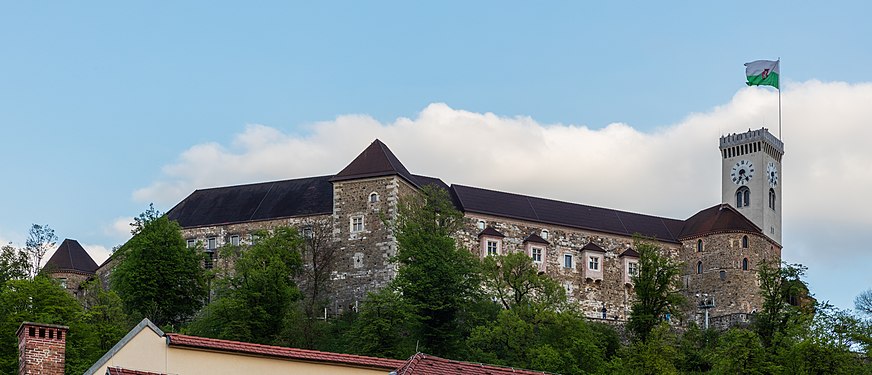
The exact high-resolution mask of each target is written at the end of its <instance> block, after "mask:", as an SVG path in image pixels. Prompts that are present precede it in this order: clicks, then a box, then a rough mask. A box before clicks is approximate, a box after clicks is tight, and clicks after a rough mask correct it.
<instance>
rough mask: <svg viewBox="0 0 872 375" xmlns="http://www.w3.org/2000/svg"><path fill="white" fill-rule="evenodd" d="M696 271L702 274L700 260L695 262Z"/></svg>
mask: <svg viewBox="0 0 872 375" xmlns="http://www.w3.org/2000/svg"><path fill="white" fill-rule="evenodd" d="M696 273H698V274H702V262H696Z"/></svg>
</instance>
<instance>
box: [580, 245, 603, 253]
mask: <svg viewBox="0 0 872 375" xmlns="http://www.w3.org/2000/svg"><path fill="white" fill-rule="evenodd" d="M581 251H598V252H601V253H604V252H606V250H605V249H603V248H602V247H600V246H599V245H597V244H595V243H593V242H588V243H587V245H584V247H582V248H581Z"/></svg>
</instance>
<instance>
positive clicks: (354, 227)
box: [351, 216, 363, 233]
mask: <svg viewBox="0 0 872 375" xmlns="http://www.w3.org/2000/svg"><path fill="white" fill-rule="evenodd" d="M362 231H363V216H355V217H352V218H351V233H357V232H362Z"/></svg>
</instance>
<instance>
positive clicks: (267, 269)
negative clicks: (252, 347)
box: [188, 227, 303, 344]
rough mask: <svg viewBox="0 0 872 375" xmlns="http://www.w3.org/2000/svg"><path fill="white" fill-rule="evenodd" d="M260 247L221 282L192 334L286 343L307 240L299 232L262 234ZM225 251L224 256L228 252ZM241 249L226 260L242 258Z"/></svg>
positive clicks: (193, 325)
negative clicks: (283, 338) (286, 327)
mask: <svg viewBox="0 0 872 375" xmlns="http://www.w3.org/2000/svg"><path fill="white" fill-rule="evenodd" d="M257 236H258V238H259V239H258V241H257V243H255V244H254V245H251V246H250V247H249V248H247V249H244V250H243V251H242V252H241V255H239V257H238V259H235V260H233V261H232V262H231V263H232V264H234V268H233V271H232V272H231V273H230V275H229V276H228V277H226V278H223V279H217V280H216V282H215V285H216V287H215V298H214V300H213V302H212V303H210V304H209V305H208V306H206V308H205V309H204V310H203V311H202V312H201V313H200V314H198V316H197V319H195V320H194V321H193V322H192V323H191V325H190V327H189V328H188V330H189V331H190V332H191V333H193V334H197V335H202V336H207V337H215V338H222V339H228V340H237V341H246V342H255V343H261V344H277V343H280V342H279V341H280V337H281V334H282V331H283V328H284V324H285V322H286V319H285V318H286V317H287V316H288V314H289V313H290V312H291V308H292V306H293V303H294V301H297V300H299V299H300V297H301V295H300V291H299V289H297V286H296V284H295V283H294V280H293V277H294V276H296V275H297V274H299V272H300V266H301V260H300V250H299V249H300V248H301V247H302V246H303V239H302V238H301V236H300V235H299V233H298V231H297V230H296V229H294V228H288V227H282V228H276V229H275V230H273V231H272V233H267V232H261V233H258V234H257ZM222 250H224V249H223V248H222ZM235 250H236V249H235V248H232V247H231V248H228V249H227V251H222V252H221V253H222V255H225V256H227V255H233V256H235V254H238V252H236V251H235Z"/></svg>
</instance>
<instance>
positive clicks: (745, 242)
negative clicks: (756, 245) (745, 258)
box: [742, 236, 748, 249]
mask: <svg viewBox="0 0 872 375" xmlns="http://www.w3.org/2000/svg"><path fill="white" fill-rule="evenodd" d="M742 248H743V249H747V248H748V236H742Z"/></svg>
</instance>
